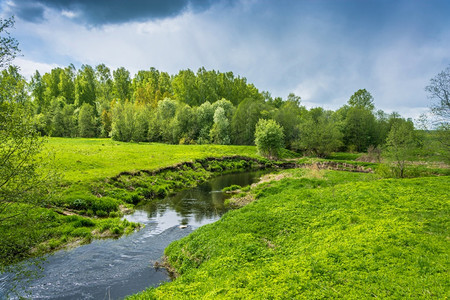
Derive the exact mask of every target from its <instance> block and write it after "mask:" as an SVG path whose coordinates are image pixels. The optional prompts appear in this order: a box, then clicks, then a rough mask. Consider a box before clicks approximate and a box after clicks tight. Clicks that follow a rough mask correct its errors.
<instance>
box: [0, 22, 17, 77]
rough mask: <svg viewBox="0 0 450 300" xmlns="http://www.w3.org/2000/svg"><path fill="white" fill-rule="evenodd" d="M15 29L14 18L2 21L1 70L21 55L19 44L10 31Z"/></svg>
mask: <svg viewBox="0 0 450 300" xmlns="http://www.w3.org/2000/svg"><path fill="white" fill-rule="evenodd" d="M13 27H14V17H11V18H9V19H0V34H2V36H0V69H4V68H5V67H7V66H8V65H9V64H10V63H11V62H12V61H13V60H14V58H16V56H17V54H19V52H20V50H19V43H18V42H17V40H16V39H15V38H13V37H11V35H10V33H9V31H8V29H9V28H13Z"/></svg>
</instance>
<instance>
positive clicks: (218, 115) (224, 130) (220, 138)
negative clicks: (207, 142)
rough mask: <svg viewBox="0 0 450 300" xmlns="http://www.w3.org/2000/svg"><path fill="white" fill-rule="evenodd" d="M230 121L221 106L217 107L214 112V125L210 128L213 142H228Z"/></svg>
mask: <svg viewBox="0 0 450 300" xmlns="http://www.w3.org/2000/svg"><path fill="white" fill-rule="evenodd" d="M229 132H230V122H229V120H228V118H227V116H226V114H225V110H224V109H223V107H221V106H219V107H217V109H216V111H215V112H214V125H213V127H212V128H211V132H210V136H211V141H212V142H213V143H214V144H219V145H228V144H230V135H229Z"/></svg>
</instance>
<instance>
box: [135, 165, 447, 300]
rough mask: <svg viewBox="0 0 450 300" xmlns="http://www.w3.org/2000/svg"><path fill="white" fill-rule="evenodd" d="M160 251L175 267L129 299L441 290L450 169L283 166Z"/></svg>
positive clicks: (401, 294)
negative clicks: (439, 172) (398, 174)
mask: <svg viewBox="0 0 450 300" xmlns="http://www.w3.org/2000/svg"><path fill="white" fill-rule="evenodd" d="M281 174H285V176H284V177H282V178H280V180H278V181H267V182H265V183H263V184H260V185H258V186H257V187H255V188H254V189H253V190H252V191H250V193H252V195H253V197H254V198H255V199H256V201H253V202H251V203H250V204H248V205H247V206H245V207H243V208H241V209H238V210H235V211H230V212H228V213H226V214H225V215H224V216H223V217H222V218H221V220H219V221H218V222H216V223H213V224H210V225H207V226H203V227H201V228H199V229H198V230H196V231H194V232H193V233H192V234H190V235H189V236H187V237H186V238H183V239H182V240H179V241H176V242H174V243H172V244H171V245H170V246H169V247H168V248H167V249H166V251H165V255H166V257H167V262H168V263H169V264H170V265H171V266H172V267H173V268H174V270H175V271H176V273H178V274H179V275H180V276H179V277H178V278H177V279H176V280H175V281H173V282H170V283H166V284H163V285H162V286H160V287H158V288H156V289H149V290H148V291H146V292H144V293H141V294H138V295H135V296H132V297H130V298H129V299H199V298H201V299H230V298H233V299H261V298H274V299H317V298H323V297H328V298H337V297H346V298H352V299H360V298H369V297H379V298H416V299H417V298H428V297H434V298H445V297H446V296H448V289H447V287H448V286H449V284H450V282H449V279H448V278H449V276H448V251H447V249H448V248H449V247H450V243H449V241H448V235H449V229H448V226H447V225H446V224H448V222H449V215H450V199H449V195H448V186H449V185H450V177H448V176H441V177H427V178H425V177H422V178H412V179H380V176H379V175H377V174H370V173H356V172H339V171H328V170H308V169H295V170H284V171H282V172H281Z"/></svg>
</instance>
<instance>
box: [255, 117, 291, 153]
mask: <svg viewBox="0 0 450 300" xmlns="http://www.w3.org/2000/svg"><path fill="white" fill-rule="evenodd" d="M283 140H284V134H283V128H282V127H281V126H280V125H278V123H277V122H275V121H274V120H264V119H260V120H259V121H258V124H256V131H255V144H256V147H257V149H258V152H259V153H260V154H261V155H263V156H265V157H268V158H271V159H273V158H275V159H276V158H278V157H279V155H280V152H281V150H282V149H283V145H284V141H283Z"/></svg>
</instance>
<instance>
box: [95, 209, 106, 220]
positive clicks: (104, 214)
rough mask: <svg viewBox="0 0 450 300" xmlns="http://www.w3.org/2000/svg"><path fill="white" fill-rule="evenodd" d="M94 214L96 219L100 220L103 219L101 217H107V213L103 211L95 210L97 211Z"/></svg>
mask: <svg viewBox="0 0 450 300" xmlns="http://www.w3.org/2000/svg"><path fill="white" fill-rule="evenodd" d="M95 214H96V215H97V216H98V217H100V218H103V217H106V216H108V213H107V212H106V211H104V210H97V211H96V212H95Z"/></svg>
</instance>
